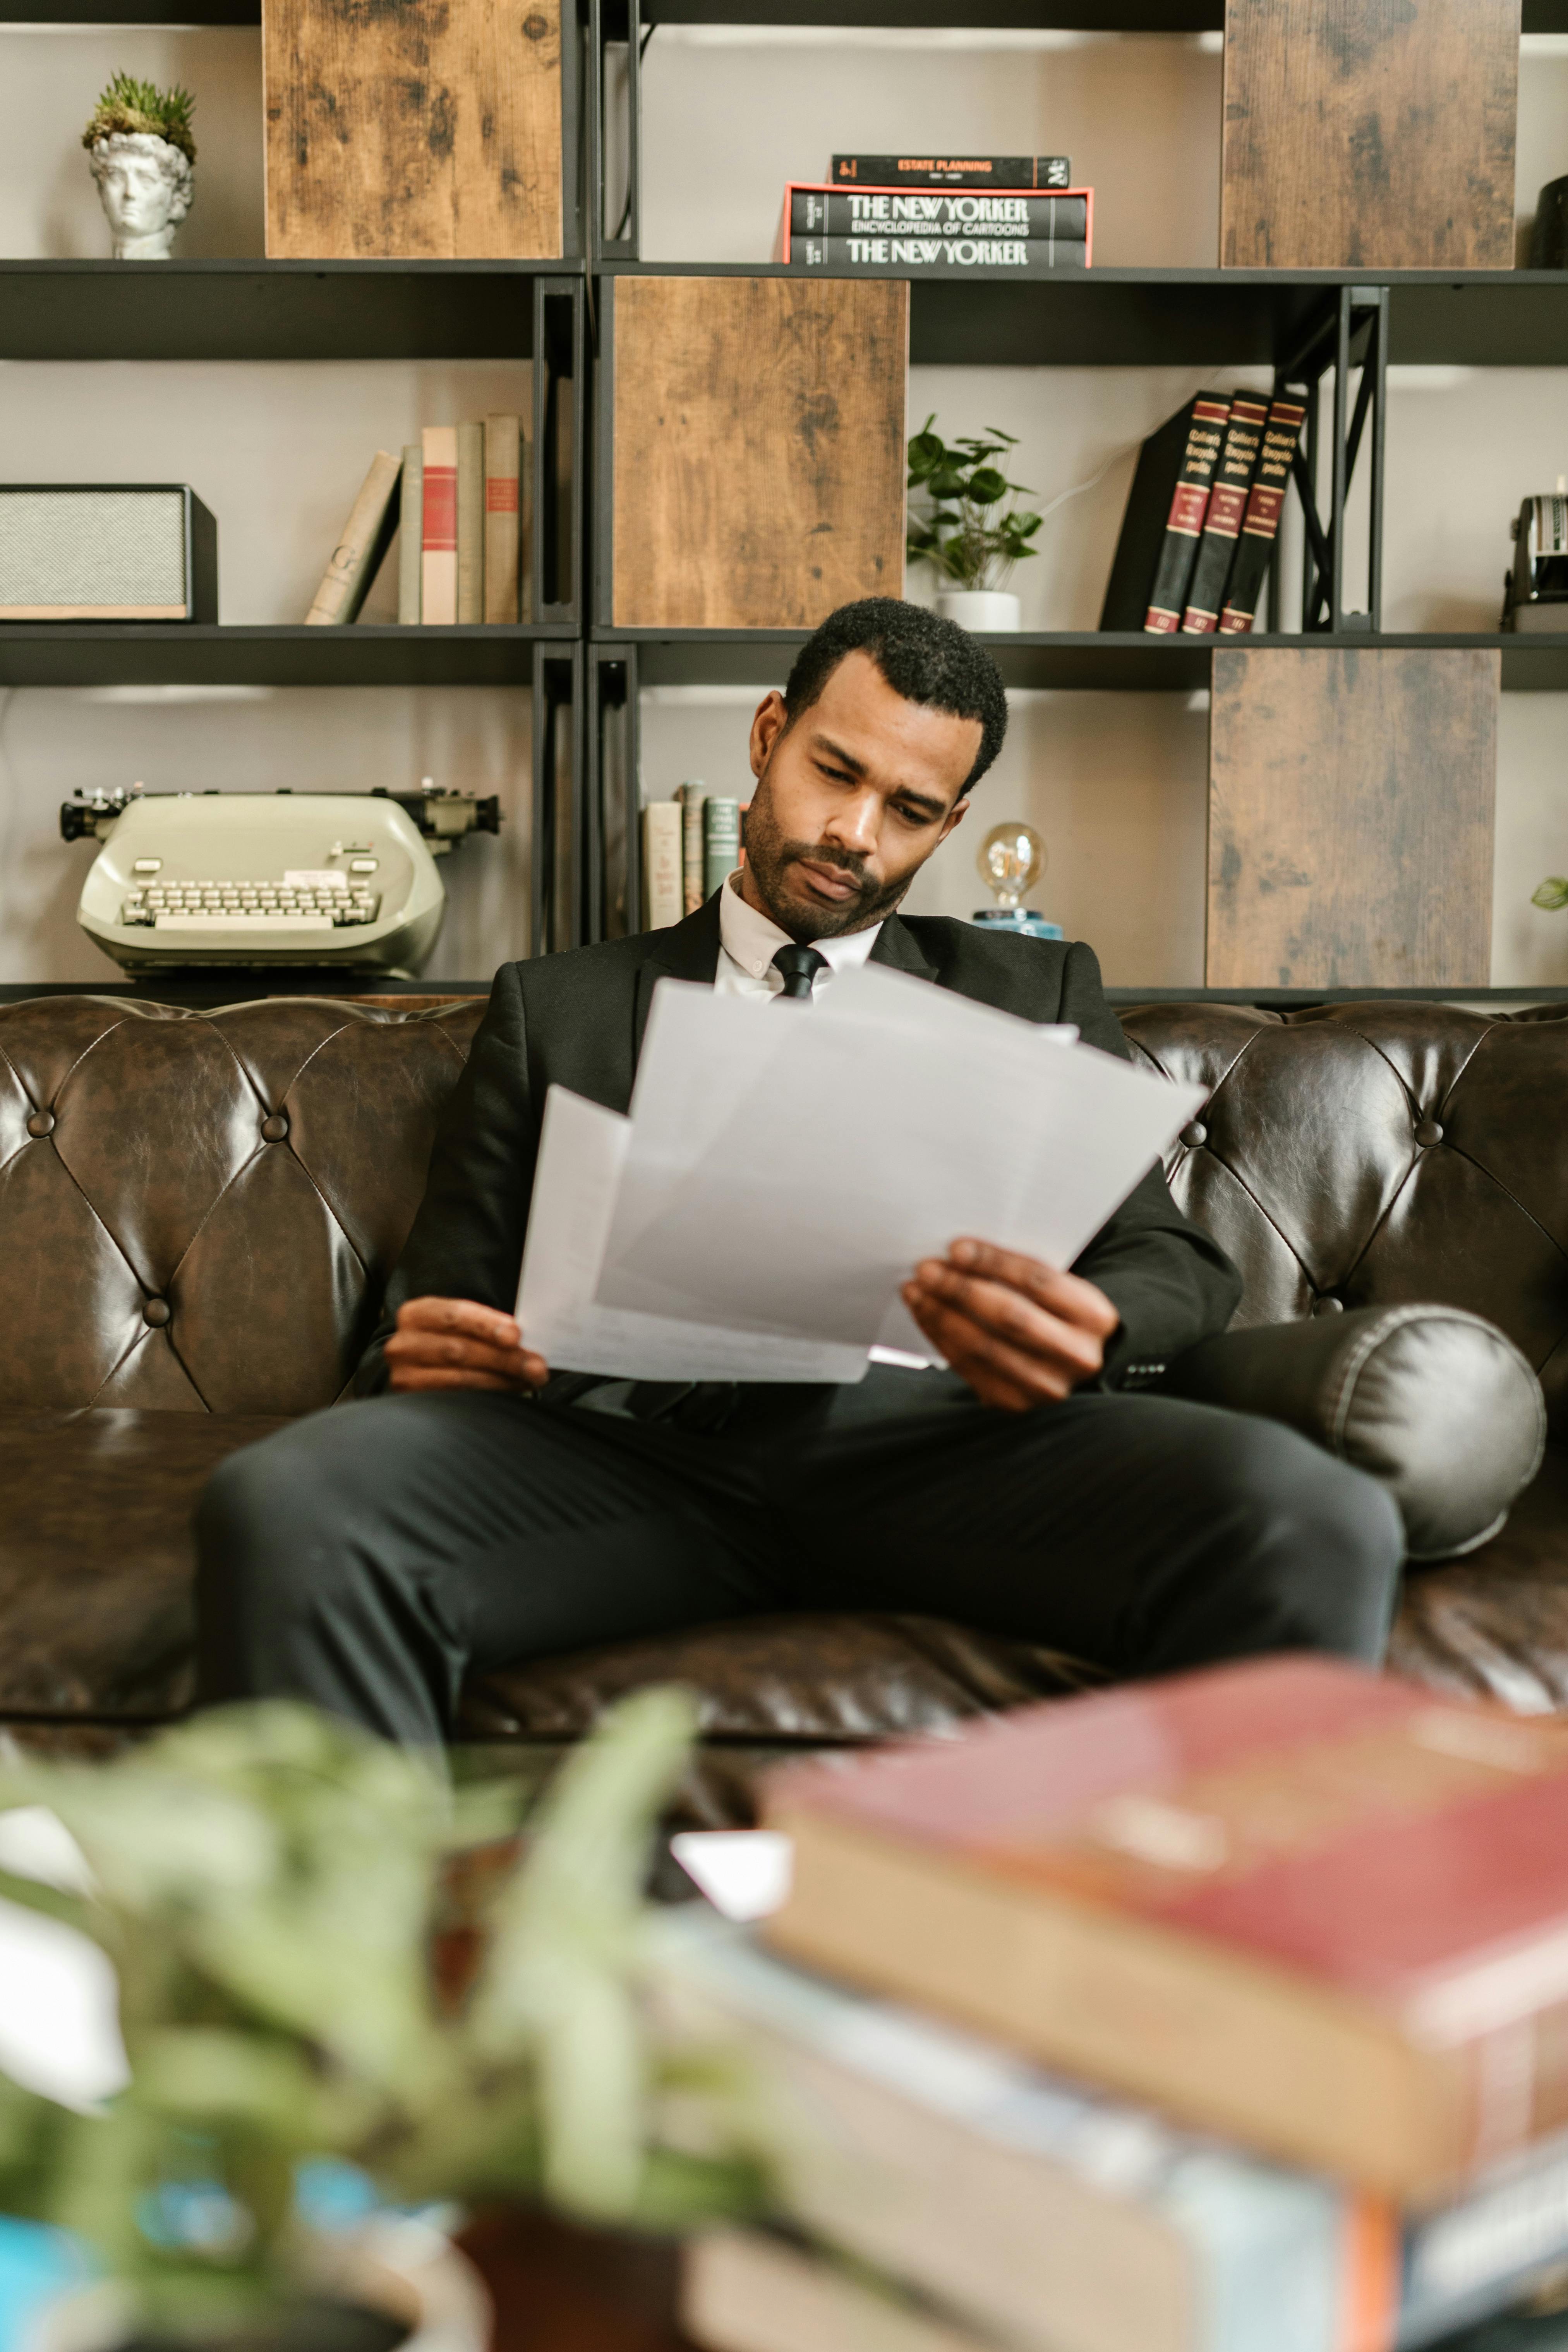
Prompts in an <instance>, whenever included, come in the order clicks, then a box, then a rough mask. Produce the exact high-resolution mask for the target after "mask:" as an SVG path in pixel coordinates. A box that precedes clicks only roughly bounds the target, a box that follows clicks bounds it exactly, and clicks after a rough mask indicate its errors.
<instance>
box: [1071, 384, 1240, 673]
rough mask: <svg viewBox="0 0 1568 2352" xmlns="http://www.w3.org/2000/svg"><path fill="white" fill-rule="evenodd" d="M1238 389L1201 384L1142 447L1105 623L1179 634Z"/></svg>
mask: <svg viewBox="0 0 1568 2352" xmlns="http://www.w3.org/2000/svg"><path fill="white" fill-rule="evenodd" d="M1229 415H1230V394H1228V393H1225V392H1200V393H1199V394H1198V395H1197V397H1196V399H1194V400H1190V401H1188V403H1187V404H1186V406H1185V407H1184V408H1179V409H1178V410H1177V411H1176V414H1175V415H1174V416H1171V417H1167V418H1166V420H1165V422H1164V424H1163V425H1161V427H1160V429H1159V431H1158V432H1157V433H1151V434H1150V436H1149V438H1148V439H1147V440H1146V441H1145V442H1144V444H1143V446H1142V449H1140V451H1139V452H1138V463H1137V466H1136V467H1135V468H1134V470H1133V475H1132V487H1131V489H1130V490H1129V491H1128V493H1127V508H1126V511H1125V513H1124V514H1123V515H1122V518H1121V532H1120V534H1119V536H1118V538H1117V541H1116V553H1115V556H1114V558H1113V559H1112V562H1111V566H1110V579H1109V580H1108V581H1107V583H1106V588H1105V603H1104V604H1103V606H1102V607H1101V610H1100V627H1101V628H1102V629H1142V630H1144V631H1146V632H1148V633H1149V634H1150V635H1155V636H1171V635H1174V634H1175V632H1176V631H1177V630H1178V629H1179V628H1180V627H1181V625H1182V614H1183V612H1184V609H1185V606H1186V601H1187V583H1188V582H1189V581H1190V580H1191V578H1192V576H1193V566H1194V563H1195V562H1196V561H1197V552H1198V541H1199V540H1200V538H1201V537H1202V536H1203V528H1204V518H1205V514H1206V513H1207V510H1208V501H1209V490H1210V488H1211V487H1212V485H1213V482H1214V477H1215V467H1216V466H1217V465H1218V463H1219V457H1220V450H1221V446H1222V445H1223V443H1224V439H1225V428H1226V419H1227V418H1228V416H1229Z"/></svg>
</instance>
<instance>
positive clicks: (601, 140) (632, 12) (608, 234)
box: [587, 0, 651, 262]
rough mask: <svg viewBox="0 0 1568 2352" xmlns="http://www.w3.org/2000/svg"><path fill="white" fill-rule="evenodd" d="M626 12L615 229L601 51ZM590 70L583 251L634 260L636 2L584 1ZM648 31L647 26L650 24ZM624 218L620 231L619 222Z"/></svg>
mask: <svg viewBox="0 0 1568 2352" xmlns="http://www.w3.org/2000/svg"><path fill="white" fill-rule="evenodd" d="M612 6H613V7H614V8H615V9H616V26H615V30H614V33H613V35H607V34H606V32H605V16H606V10H607V9H608V8H610V7H612ZM623 9H624V11H625V15H626V118H625V120H626V131H625V138H624V148H625V153H626V206H625V210H624V212H623V214H622V215H621V219H620V220H618V221H617V222H616V226H615V227H613V228H612V227H611V226H610V225H609V223H608V221H607V219H606V216H605V206H606V205H607V204H608V202H609V201H610V190H609V185H608V160H609V158H608V150H609V139H608V136H607V130H606V121H607V115H608V109H609V73H608V70H607V60H606V58H605V50H606V48H607V47H609V46H610V43H611V40H612V39H617V40H618V37H619V32H620V26H619V21H618V20H619V15H620V12H621V11H622V10H623ZM588 16H589V46H590V58H589V63H590V70H591V74H592V80H591V84H590V87H589V92H588V161H589V168H588V173H587V211H588V224H589V246H588V251H589V254H590V256H591V257H592V259H593V260H594V261H595V262H601V261H636V260H637V257H639V255H640V254H641V252H642V50H643V38H642V21H641V9H640V6H639V0H588ZM650 29H651V28H650ZM622 221H624V223H625V227H624V229H623V227H622V226H621V222H622Z"/></svg>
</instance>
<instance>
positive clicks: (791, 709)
mask: <svg viewBox="0 0 1568 2352" xmlns="http://www.w3.org/2000/svg"><path fill="white" fill-rule="evenodd" d="M855 653H860V654H869V656H871V659H872V660H873V661H874V662H875V663H876V665H877V667H878V668H879V670H880V671H881V673H882V676H883V677H885V678H886V679H887V681H888V684H889V686H890V687H891V688H892V689H893V692H894V693H895V694H901V695H902V696H903V698H904V700H905V701H906V702H924V703H928V704H929V705H930V706H931V709H933V710H951V711H952V714H953V716H954V718H955V719H978V720H979V721H980V750H979V752H978V754H977V756H976V758H975V761H974V765H973V768H971V770H970V771H969V774H968V776H967V777H966V778H965V780H964V785H963V791H964V792H965V793H967V792H969V791H970V790H971V789H972V788H973V786H974V785H975V784H977V783H978V782H980V779H981V777H982V776H983V775H984V773H985V771H986V769H987V768H988V767H989V766H990V765H991V762H992V761H993V760H994V758H995V757H996V754H997V752H998V751H1000V750H1001V749H1002V740H1003V738H1004V736H1005V734H1006V732H1007V696H1006V691H1005V688H1004V687H1003V684H1002V673H1001V672H1000V670H999V669H998V668H997V667H996V665H995V663H994V661H993V660H992V658H991V656H990V655H989V654H988V653H987V652H986V650H985V648H984V646H979V645H976V644H975V642H974V639H973V637H972V636H971V635H969V632H968V631H967V630H966V629H961V628H960V627H959V625H958V624H957V622H956V621H944V620H943V619H942V617H941V616H940V614H936V613H928V612H927V611H926V609H925V607H924V605H923V604H904V603H903V602H902V601H901V599H900V598H899V597H897V596H863V597H862V598H861V599H860V601H859V603H858V604H840V606H839V607H838V610H837V612H836V613H829V614H828V615H827V618H826V621H824V622H823V624H822V625H821V627H820V628H819V629H817V630H816V633H815V634H814V635H812V636H809V637H808V638H807V639H806V641H805V645H804V646H802V647H801V649H800V651H799V653H798V654H796V656H795V667H794V668H793V669H792V670H791V671H790V674H789V684H788V685H787V686H786V687H785V688H784V709H785V711H786V712H787V714H788V720H789V724H790V725H791V726H792V727H793V726H794V724H795V720H796V719H798V718H799V717H800V716H801V713H802V712H803V711H805V710H809V709H811V706H812V704H813V703H814V702H816V700H818V698H820V696H821V693H822V689H823V688H824V687H825V686H826V684H827V681H828V679H829V678H830V677H832V675H833V673H834V671H835V670H836V669H837V667H838V665H839V663H840V662H841V661H842V660H843V659H844V656H845V655H846V654H855ZM959 797H960V799H962V798H963V793H961V794H960V795H959Z"/></svg>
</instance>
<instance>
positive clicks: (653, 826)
mask: <svg viewBox="0 0 1568 2352" xmlns="http://www.w3.org/2000/svg"><path fill="white" fill-rule="evenodd" d="M747 805H748V804H747V803H742V802H740V801H731V800H725V799H723V798H722V797H721V795H720V794H718V793H710V791H709V789H708V787H707V785H706V784H702V783H688V784H680V785H678V786H677V788H676V793H675V797H674V799H673V800H668V801H649V802H648V803H647V806H646V807H645V808H644V810H643V813H642V877H643V888H642V895H643V929H645V930H648V931H662V930H667V929H668V928H669V926H670V924H671V923H679V920H680V919H681V917H682V916H683V915H694V914H695V913H696V912H697V909H698V908H699V907H700V906H701V904H702V902H703V900H704V899H705V898H711V897H712V895H713V893H714V891H715V890H721V889H722V888H723V887H724V884H725V883H726V882H727V881H728V880H729V878H730V876H731V874H732V873H733V872H734V871H735V868H736V866H739V865H740V864H741V862H742V855H743V853H742V848H741V820H742V817H743V815H744V814H745V809H746V806H747Z"/></svg>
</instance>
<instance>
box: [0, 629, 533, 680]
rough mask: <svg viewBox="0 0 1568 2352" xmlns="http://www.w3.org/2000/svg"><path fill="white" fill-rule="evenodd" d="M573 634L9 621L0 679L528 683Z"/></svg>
mask: <svg viewBox="0 0 1568 2352" xmlns="http://www.w3.org/2000/svg"><path fill="white" fill-rule="evenodd" d="M575 635H576V632H575V630H574V628H573V626H572V625H571V624H570V623H569V622H568V623H554V624H547V625H541V626H539V627H537V628H534V627H521V628H500V627H489V628H450V629H424V628H421V629H405V628H398V627H395V626H393V627H386V626H382V625H374V624H364V623H360V622H355V623H354V624H353V625H352V626H351V627H348V628H337V629H322V628H315V629H307V628H303V627H298V628H241V627H232V628H224V627H210V626H205V625H200V624H195V625H185V624H184V623H179V622H139V621H119V622H110V621H105V622H81V623H78V622H71V621H64V622H56V621H34V622H10V623H7V624H3V625H0V686H527V685H529V684H530V682H531V677H532V671H533V656H532V648H533V646H535V645H536V644H539V643H545V644H552V643H563V642H564V643H568V644H569V643H571V642H573V641H574V638H575Z"/></svg>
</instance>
